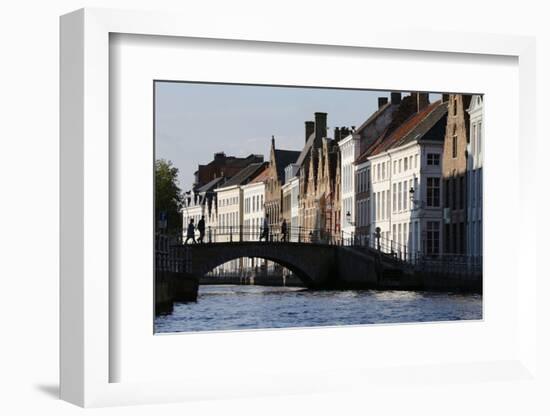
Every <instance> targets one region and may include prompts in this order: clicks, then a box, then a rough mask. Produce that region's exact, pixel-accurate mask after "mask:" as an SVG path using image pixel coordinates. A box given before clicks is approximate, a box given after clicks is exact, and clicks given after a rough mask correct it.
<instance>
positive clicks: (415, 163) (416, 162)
mask: <svg viewBox="0 0 550 416" xmlns="http://www.w3.org/2000/svg"><path fill="white" fill-rule="evenodd" d="M414 168H415V169H416V168H418V155H414Z"/></svg>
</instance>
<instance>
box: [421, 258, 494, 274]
mask: <svg viewBox="0 0 550 416" xmlns="http://www.w3.org/2000/svg"><path fill="white" fill-rule="evenodd" d="M415 268H416V269H417V270H420V271H423V272H431V273H437V274H443V275H452V276H459V277H476V276H480V275H481V273H482V271H483V256H467V255H463V254H453V253H444V254H439V255H438V256H422V257H420V258H419V259H418V261H417V262H416V264H415Z"/></svg>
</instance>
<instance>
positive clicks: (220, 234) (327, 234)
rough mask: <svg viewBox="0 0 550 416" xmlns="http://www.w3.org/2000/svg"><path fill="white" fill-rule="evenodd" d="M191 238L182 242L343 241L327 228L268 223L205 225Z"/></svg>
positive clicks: (332, 243) (329, 242) (336, 242)
mask: <svg viewBox="0 0 550 416" xmlns="http://www.w3.org/2000/svg"><path fill="white" fill-rule="evenodd" d="M194 237H195V238H194V241H193V238H191V237H189V238H187V236H184V239H183V240H184V241H183V243H184V244H192V243H228V242H242V241H270V242H287V243H288V242H292V243H317V244H330V245H340V244H342V243H343V238H344V236H343V234H342V233H341V232H334V231H329V230H323V229H317V228H306V227H292V226H287V227H286V228H285V227H283V226H281V225H273V224H271V225H269V227H267V228H264V227H257V226H245V225H240V226H216V227H212V226H210V227H206V229H205V230H204V234H201V233H200V232H199V231H198V230H196V231H195V234H194Z"/></svg>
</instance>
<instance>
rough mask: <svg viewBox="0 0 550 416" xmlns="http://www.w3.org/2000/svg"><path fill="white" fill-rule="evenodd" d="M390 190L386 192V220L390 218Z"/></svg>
mask: <svg viewBox="0 0 550 416" xmlns="http://www.w3.org/2000/svg"><path fill="white" fill-rule="evenodd" d="M390 209H391V208H390V190H389V189H388V190H387V191H386V219H387V218H390Z"/></svg>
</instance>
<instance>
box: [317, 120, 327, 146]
mask: <svg viewBox="0 0 550 416" xmlns="http://www.w3.org/2000/svg"><path fill="white" fill-rule="evenodd" d="M323 137H327V113H315V140H316V141H317V140H321V139H322V138H323Z"/></svg>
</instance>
